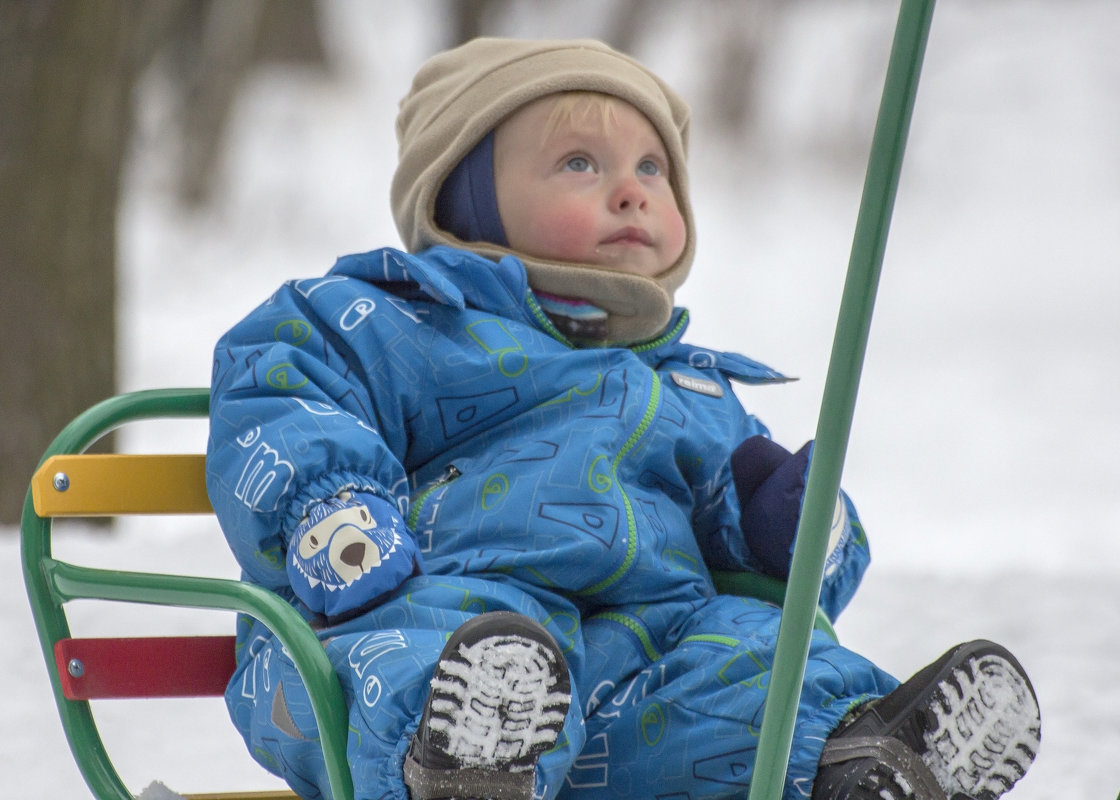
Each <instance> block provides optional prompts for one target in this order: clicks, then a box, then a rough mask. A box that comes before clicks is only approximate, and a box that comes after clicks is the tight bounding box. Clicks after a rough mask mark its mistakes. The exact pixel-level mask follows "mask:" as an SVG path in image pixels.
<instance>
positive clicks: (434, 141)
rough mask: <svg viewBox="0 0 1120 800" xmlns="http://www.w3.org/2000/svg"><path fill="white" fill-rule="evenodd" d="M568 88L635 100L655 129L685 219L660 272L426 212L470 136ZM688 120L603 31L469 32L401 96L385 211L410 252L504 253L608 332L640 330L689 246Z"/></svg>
mask: <svg viewBox="0 0 1120 800" xmlns="http://www.w3.org/2000/svg"><path fill="white" fill-rule="evenodd" d="M568 91H589V92H598V93H601V94H607V95H611V96H614V97H617V98H619V99H621V100H624V101H626V102H627V103H629V104H630V105H632V106H634V107H635V108H637V109H638V110H639V111H640V112H642V114H644V115H645V117H646V118H647V119H648V120H649V121H650V123H651V124H652V125H653V127H654V129H655V130H656V131H657V133H658V134H659V135H660V137H661V141H662V143H663V144H664V146H665V150H666V152H667V154H668V157H669V160H670V162H671V164H670V182H671V184H672V187H673V191H674V193H675V195H676V198H677V205H678V206H679V207H680V211H681V215H682V216H683V217H684V221H685V226H686V229H687V238H686V241H685V247H684V251H683V252H682V253H681V257H680V258H679V259H678V260H677V262H676V263H675V264H673V266H671V267H669V269H667V270H665V271H664V272H662V273H661V274H660V275H656V276H654V277H652V278H649V277H644V276H641V275H633V274H630V273H625V272H620V271H617V270H612V269H610V268H608V267H603V266H597V265H592V264H576V263H568V262H553V261H542V260H540V259H534V258H530V257H528V256H526V255H524V254H522V253H518V252H516V251H513V250H510V249H508V248H505V247H501V246H498V245H492V244H489V243H481V242H470V243H467V242H463V241H462V240H460V239H458V238H456V237H455V236H453V235H452V234H450V233H448V232H446V231H444V230H442V229H440V228H439V227H438V226H437V225H436V224H435V221H434V213H435V200H436V196H437V195H438V194H439V190H440V187H441V186H442V185H443V182H444V180H445V179H446V178H447V176H448V174H449V173H450V172H451V171H452V170H453V169H454V168H455V166H456V165H457V164H458V163H459V161H460V160H462V158H463V157H464V156H465V155H467V153H469V152H470V151H471V149H472V148H473V147H474V146H475V145H476V144H477V143H478V141H479V140H480V139H482V138H483V137H484V136H485V135H486V134H487V133H489V132H490V131H491V130H493V129H494V128H495V127H496V126H497V125H498V124H499V123H500V122H501V121H502V120H504V119H505V118H506V117H508V116H509V115H510V114H512V113H513V112H514V111H516V110H517V109H519V108H521V107H522V106H523V105H525V104H526V103H529V102H532V101H533V100H536V99H538V98H540V97H544V96H546V95H549V94H555V93H557V92H568ZM688 127H689V109H688V106H687V105H686V104H685V102H684V101H683V100H682V99H681V98H680V97H679V96H678V95H677V94H676V92H674V91H673V90H672V89H671V88H670V87H669V86H668V85H667V84H665V83H664V82H663V81H662V80H661V79H659V78H658V77H657V76H655V75H654V74H653V73H651V72H650V71H649V70H647V69H646V68H645V67H643V66H642V65H641V64H639V63H638V62H637V61H635V60H634V59H632V58H630V57H629V56H626V55H624V54H622V53H620V52H618V51H616V50H613V49H611V48H610V47H608V46H607V45H605V44H603V43H602V42H598V41H594V40H589V39H588V40H525V39H502V38H480V39H474V40H472V41H470V42H467V43H466V44H464V45H461V46H459V47H457V48H454V49H452V50H447V51H445V52H442V53H439V54H438V55H436V56H434V57H433V58H431V59H430V60H429V61H428V62H427V63H426V64H424V66H423V67H421V68H420V71H419V72H417V74H416V77H415V78H414V79H413V82H412V88H411V90H410V91H409V93H408V95H406V96H405V98H404V99H403V100H402V101H401V105H400V113H399V115H398V117H397V141H398V143H399V146H400V153H399V162H398V165H397V171H396V174H395V175H394V176H393V184H392V193H391V202H392V208H393V218H394V220H395V221H396V224H397V230H398V231H399V232H400V235H401V239H402V240H403V241H404V243H405V246H406V247H407V248H408V249H409V250H411V251H413V252H415V251H417V250H422V249H424V248H425V247H430V246H432V245H436V244H446V245H451V246H454V247H461V248H465V249H469V250H472V251H474V252H476V253H479V254H481V255H484V256H486V257H489V258H494V259H498V258H501V257H502V256H505V255H510V254H512V255H515V256H517V257H518V258H520V259H521V260H522V261H523V262H524V263H525V268H526V271H527V272H528V275H529V284H530V285H531V286H532V287H533V288H534V289H538V290H541V291H544V292H548V293H550V294H555V295H560V296H562V297H579V298H582V299H585V300H588V301H590V302H592V303H594V304H595V305H596V306H598V307H599V308H601V309H603V310H604V311H606V312H607V315H608V340H609V341H610V342H613V343H630V342H638V341H643V340H645V339H649V338H652V337H654V336H657V335H658V334H660V333H661V332H662V330H664V328H665V326H666V325H667V324H668V322H669V319H670V317H671V315H672V310H673V293H674V292H675V291H676V289H677V288H678V287H679V286H680V285H681V284H682V283H683V282H684V279H685V278H686V277H687V275H688V271H689V268H690V267H691V265H692V258H693V255H694V253H695V248H696V237H695V229H694V224H693V219H692V210H691V206H690V204H689V201H688V173H687V171H686V148H687V144H688ZM577 287H578V288H577Z"/></svg>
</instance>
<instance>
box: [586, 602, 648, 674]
mask: <svg viewBox="0 0 1120 800" xmlns="http://www.w3.org/2000/svg"><path fill="white" fill-rule="evenodd" d="M593 619H605V620H607V621H609V622H614V623H616V624H618V625H621V626H622V627H624V628H626V629H627V630H628V631H630V632H631V633H632V634H634V635H635V636H636V637H638V641H639V642H641V644H642V650H643V651H644V652H645V654H646V658H648V659H649V660H650V661H651V662H652V661H657V660H658V659H659V658H661V653H659V652H658V650H657V648H656V647H654V646H653V640H652V639H650V638H649V632H648V631H647V630H646V629H645V626H643V625H642V623H640V622H638V620H636V619H634V618H633V617H631V616H628V615H626V614H619V613H618V612H617V611H605V612H603V613H602V614H596V615H595V616H594V617H593Z"/></svg>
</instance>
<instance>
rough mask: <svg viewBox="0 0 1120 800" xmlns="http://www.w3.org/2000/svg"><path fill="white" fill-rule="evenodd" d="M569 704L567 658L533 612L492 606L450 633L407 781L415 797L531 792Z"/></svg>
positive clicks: (408, 761) (409, 763)
mask: <svg viewBox="0 0 1120 800" xmlns="http://www.w3.org/2000/svg"><path fill="white" fill-rule="evenodd" d="M570 703H571V685H570V680H569V677H568V668H567V664H566V663H565V661H564V657H563V654H562V653H561V652H560V650H559V648H558V647H557V646H556V643H555V641H553V639H552V637H551V636H550V635H549V634H548V633H547V631H545V629H544V628H542V627H541V626H540V625H538V624H537V623H536V622H534V621H533V620H530V619H528V618H526V617H523V616H521V615H519V614H513V613H509V612H491V613H488V614H483V615H480V616H478V617H475V618H474V619H471V620H469V621H468V622H466V623H464V624H463V625H462V626H460V627H459V628H458V629H456V631H455V632H454V633H453V634H452V636H451V639H449V640H448V643H447V646H446V647H445V648H444V650H443V652H442V653H441V655H440V659H439V662H438V663H437V665H436V669H435V673H434V674H433V676H432V681H431V692H430V694H429V696H428V704H427V707H426V709H425V713H424V717H423V719H422V720H421V724H420V729H419V730H418V731H417V734H416V737H415V738H414V740H413V748H412V751H411V752H410V754H409V757H408V758H407V759H406V762H405V780H406V784H407V785H408V786H409V789H410V793H411V795H412V797H413V798H414V800H416V799H417V798H425V799H430V798H444V797H490V798H529V797H531V796H532V792H533V780H534V775H535V772H534V770H535V768H536V764H537V760H538V758H539V757H540V756H541V754H542V753H545V752H547V751H548V750H550V749H552V748H553V747H554V746H555V745H556V741H557V739H558V737H559V735H560V731H561V730H562V729H563V726H564V719H565V717H566V716H567V713H568V706H569V705H570Z"/></svg>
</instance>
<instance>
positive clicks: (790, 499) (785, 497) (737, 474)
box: [731, 436, 812, 580]
mask: <svg viewBox="0 0 1120 800" xmlns="http://www.w3.org/2000/svg"><path fill="white" fill-rule="evenodd" d="M811 452H812V442H809V443H806V444H805V445H804V446H803V447H802V448H801V449H800V450H798V451H797V452H796V453H790V452H789V451H788V450H786V449H785V448H784V447H782V446H781V445H779V444H777V443H776V442H773V441H771V440H770V439H767V438H765V437H762V436H752V437H751V438H749V439H747V440H746V441H744V442H743V443H742V444H740V445H739V446H738V447H737V448H736V449H735V451H734V452H733V453H732V454H731V476H732V480H733V481H734V482H735V491H736V493H737V494H738V495H739V508H740V511H741V517H740V522H739V525H740V527H741V528H742V531H743V538H744V540H745V541H746V544H747V547H748V548H749V549H750V551H751V553H752V554H753V555H754V557H755V558H757V559H758V561H759V563H760V564H761V566H762V568H763V569H764V570H765V572H766V573H767V574H768V575H773V576H774V577H777V578H781V579H783V580H785V579H786V578H788V577H789V563H790V553H791V551H792V548H793V539H794V536H795V535H796V534H797V523H798V519H799V518H800V516H801V500H802V497H803V495H804V493H805V478H806V473H807V472H808V468H809V455H810V453H811Z"/></svg>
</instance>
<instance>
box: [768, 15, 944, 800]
mask: <svg viewBox="0 0 1120 800" xmlns="http://www.w3.org/2000/svg"><path fill="white" fill-rule="evenodd" d="M933 6H934V0H902V3H901V7H900V9H899V15H898V23H897V25H896V27H895V32H894V41H893V44H892V46H891V55H890V60H889V62H888V64H887V74H886V80H885V83H884V87H883V97H882V102H881V103H880V106H879V115H878V118H877V120H876V123H875V133H874V136H873V137H872V143H871V155H870V158H869V161H868V165H867V175H866V178H865V180H864V190H863V196H862V199H861V201H860V210H859V216H858V217H857V219H856V230H855V234H854V237H853V242H852V252H851V258H850V260H849V262H848V272H847V277H846V279H845V282H844V292H843V295H842V297H841V302H840V311H839V319H838V322H837V326H836V334H835V337H834V339H833V347H832V354H831V356H830V359H829V366H828V373H827V375H826V378H825V387H824V397H823V398H822V401H821V410H820V417H819V419H818V423H817V435H816V444H815V446H814V449H813V460H812V463H811V465H810V467H809V477H808V481H807V483H806V487H805V500H804V503H803V506H802V513H801V520H800V522H799V524H798V530H797V538H796V544H795V545H794V553H793V564H792V566H791V569H790V579H789V585H788V587H787V590H786V601H785V603H784V610H783V612H782V622H781V627H780V628H779V632H778V644H777V648H776V650H775V654H774V664H773V667H772V669H771V679H770V688H769V690H768V693H767V700H766V709H765V711H764V712H763V718H762V730H761V734H760V738H759V742H758V750H757V753H756V756H755V769H754V774H753V776H752V779H751V787H750V794H749V795H748V797H749V800H779V798H780V797H781V796H782V789H783V785H784V783H785V779H786V773H787V768H788V762H789V755H790V751H791V748H792V742H793V729H794V722H795V720H796V709H797V705H798V702H799V699H800V696H801V682H802V680H803V679H804V677H805V662H806V659H807V658H808V654H809V643H810V637H811V635H812V628H813V618H814V613H815V608H816V605H817V598H818V596H819V595H820V588H821V582H822V575H823V571H824V562H825V558H826V557H827V552H826V550H827V547H828V535H829V528H830V525H831V522H832V513H833V509H834V506H835V503H836V493H837V492H838V491H839V489H840V475H841V472H842V471H843V466H844V457H845V454H846V452H847V446H848V437H849V434H850V433H851V425H852V416H853V413H854V410H855V401H856V394H857V391H858V388H859V378H860V371H861V369H862V367H863V358H864V354H865V353H866V350H867V337H868V331H869V329H870V327H871V312H872V309H873V307H874V304H875V293H876V291H877V289H878V285H879V274H880V272H881V270H882V264H883V254H884V252H885V250H886V243H887V232H888V230H889V228H890V218H891V212H892V210H893V208H894V200H895V195H896V194H897V190H898V180H899V173H900V170H901V167H902V156H903V151H904V150H905V144H906V137H907V135H908V133H909V130H910V119H911V116H912V113H913V109H914V97H915V95H916V93H917V87H918V77H919V75H920V73H921V65H922V60H923V58H924V55H925V48H926V42H927V40H928V38H929V29H930V24H931V22H932V18H933Z"/></svg>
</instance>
